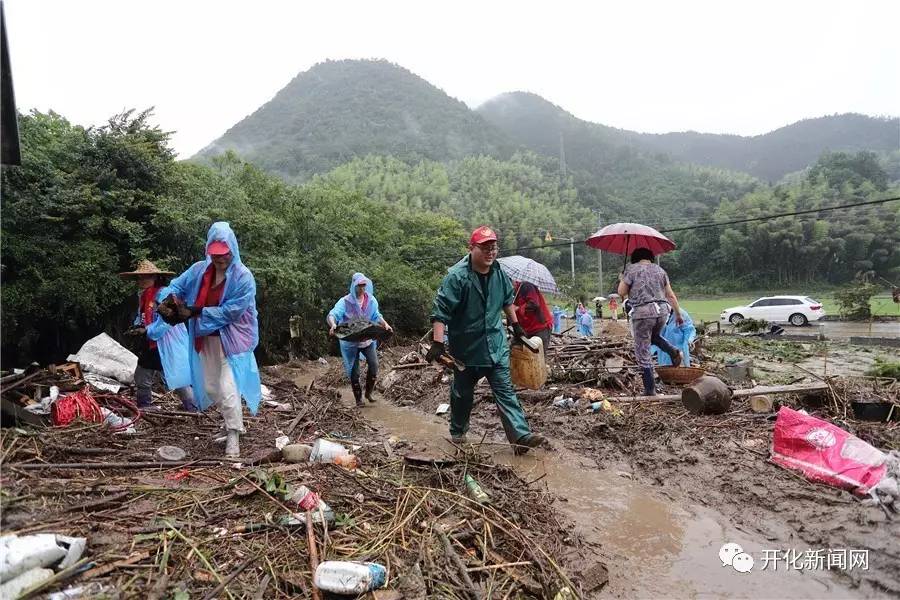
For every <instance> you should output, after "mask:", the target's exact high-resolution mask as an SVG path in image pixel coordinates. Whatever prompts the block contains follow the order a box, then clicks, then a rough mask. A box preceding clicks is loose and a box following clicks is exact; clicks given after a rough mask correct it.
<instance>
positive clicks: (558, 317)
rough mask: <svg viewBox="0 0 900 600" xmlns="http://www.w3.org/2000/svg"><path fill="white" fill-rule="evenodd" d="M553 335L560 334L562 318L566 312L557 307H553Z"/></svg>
mask: <svg viewBox="0 0 900 600" xmlns="http://www.w3.org/2000/svg"><path fill="white" fill-rule="evenodd" d="M552 313H553V333H562V317H563V315H564V314H566V311H564V310H563V309H561V308H560V307H559V306H556V305H554V306H553V311H552Z"/></svg>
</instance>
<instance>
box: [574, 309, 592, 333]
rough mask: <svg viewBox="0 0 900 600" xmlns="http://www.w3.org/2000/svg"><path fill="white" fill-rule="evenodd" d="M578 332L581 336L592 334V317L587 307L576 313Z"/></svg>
mask: <svg viewBox="0 0 900 600" xmlns="http://www.w3.org/2000/svg"><path fill="white" fill-rule="evenodd" d="M578 333H579V335H581V336H583V337H590V336H592V335H594V317H593V316H592V315H591V312H590V311H589V310H587V309H585V310H584V311H583V312H582V313H581V314H580V315H578Z"/></svg>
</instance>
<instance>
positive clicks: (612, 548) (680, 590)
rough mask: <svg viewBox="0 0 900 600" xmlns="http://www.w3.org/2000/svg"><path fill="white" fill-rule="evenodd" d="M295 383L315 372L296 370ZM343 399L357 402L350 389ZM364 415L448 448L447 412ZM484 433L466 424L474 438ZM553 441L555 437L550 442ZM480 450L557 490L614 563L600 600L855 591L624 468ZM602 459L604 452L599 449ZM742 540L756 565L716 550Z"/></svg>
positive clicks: (432, 447) (492, 446)
mask: <svg viewBox="0 0 900 600" xmlns="http://www.w3.org/2000/svg"><path fill="white" fill-rule="evenodd" d="M296 373H297V374H296V377H295V380H296V381H297V383H298V385H306V384H307V383H308V382H309V380H310V378H311V376H312V375H314V373H308V372H306V373H301V372H299V371H298V372H296ZM342 397H343V401H344V402H345V403H346V404H352V403H353V398H352V394H351V392H350V390H349V388H343V389H342ZM363 414H364V415H365V416H366V417H367V419H368V420H369V421H370V422H371V423H372V424H373V425H375V426H376V427H378V428H379V429H380V430H381V431H382V433H383V435H384V436H385V437H387V436H396V437H398V438H401V439H404V440H407V441H408V442H409V443H410V444H411V445H412V447H413V448H415V449H416V450H417V451H420V450H426V449H427V450H429V451H431V452H436V451H441V450H446V451H448V452H449V451H452V446H451V445H450V444H449V442H448V441H447V440H446V438H447V437H448V431H447V422H446V420H445V419H444V418H443V417H438V416H435V415H427V414H423V413H422V412H420V411H418V410H416V409H411V408H406V407H398V406H395V405H393V404H390V403H388V402H385V401H379V402H377V403H375V404H367V405H366V406H365V408H364V409H363ZM483 434H484V432H482V431H477V430H474V431H470V432H469V439H470V441H477V440H479V439H481V436H482V435H483ZM551 441H552V440H551ZM484 442H485V445H484V446H483V448H482V450H483V451H485V452H488V453H489V454H491V455H492V457H493V459H494V460H495V461H496V462H498V463H502V464H509V465H512V466H514V467H515V468H516V470H517V471H518V472H519V474H520V476H521V477H522V478H523V479H525V480H526V481H536V480H539V481H540V483H541V484H545V485H546V486H547V487H548V489H549V490H550V491H551V492H552V493H553V494H555V495H556V496H558V497H559V498H561V501H559V502H557V508H558V510H559V511H560V512H561V513H562V514H563V515H564V516H565V517H566V518H567V519H569V520H570V521H571V522H573V523H574V524H575V526H576V529H577V532H578V533H579V534H580V535H581V537H582V538H583V539H584V540H585V541H586V542H588V543H589V544H591V545H592V546H593V547H595V548H596V550H597V558H598V560H601V561H603V562H605V563H606V564H607V566H608V568H609V571H610V583H609V585H607V586H606V587H605V588H603V590H602V591H601V593H600V595H599V596H598V597H600V598H619V597H624V598H634V597H641V598H648V597H655V598H661V597H679V598H754V599H758V598H784V597H790V598H848V597H858V596H859V594H858V593H857V592H855V591H854V590H851V589H849V588H847V587H846V586H845V585H842V583H841V582H840V581H838V580H837V579H835V578H834V577H832V576H831V575H830V574H829V573H828V572H825V571H809V572H806V573H802V572H800V571H790V570H784V568H783V563H782V565H781V566H782V568H781V569H779V570H778V571H772V570H771V565H770V566H769V568H768V569H767V570H761V567H762V562H763V555H764V554H765V553H764V551H765V550H779V551H786V550H789V548H787V547H778V546H775V545H773V544H772V543H770V542H767V540H766V539H765V538H763V537H761V536H760V535H759V534H758V533H750V532H746V531H741V530H739V529H738V528H736V527H735V526H733V525H731V524H730V521H729V519H728V518H727V517H725V516H723V515H722V514H721V513H718V512H716V511H714V510H712V509H708V508H706V507H703V506H699V505H697V506H685V505H684V504H679V503H677V502H675V501H673V500H671V499H669V498H667V497H665V496H663V495H661V494H659V493H658V491H657V490H654V489H653V488H650V487H648V486H645V485H642V484H640V483H637V482H635V481H632V480H631V478H630V475H629V474H628V473H627V472H626V471H624V470H623V471H620V470H617V469H614V468H607V469H603V470H600V469H598V468H597V467H596V464H595V462H594V457H591V458H589V457H587V456H584V455H579V454H576V453H573V452H570V451H568V450H564V449H562V447H561V444H559V443H556V442H555V441H552V442H553V446H554V448H555V451H553V452H551V451H547V450H539V451H536V452H532V453H530V454H529V455H526V456H523V457H516V456H514V455H513V453H512V451H511V450H510V448H509V446H508V445H507V444H506V442H505V440H503V439H502V438H496V437H494V433H493V432H491V433H488V434H487V435H486V437H485V439H484ZM599 459H600V460H602V457H599ZM726 542H734V543H737V544H739V545H740V546H741V547H742V548H743V550H744V551H745V552H747V553H749V554H750V555H751V556H752V557H753V558H754V561H755V565H754V569H753V571H751V572H750V573H739V572H737V571H736V570H734V569H733V568H731V567H730V566H723V565H722V563H721V561H720V560H719V558H718V554H719V549H720V548H721V546H722V545H723V544H724V543H726Z"/></svg>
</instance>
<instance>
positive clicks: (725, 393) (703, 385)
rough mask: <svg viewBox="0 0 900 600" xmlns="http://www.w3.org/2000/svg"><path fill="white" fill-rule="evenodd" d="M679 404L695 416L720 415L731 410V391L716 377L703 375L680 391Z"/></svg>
mask: <svg viewBox="0 0 900 600" xmlns="http://www.w3.org/2000/svg"><path fill="white" fill-rule="evenodd" d="M681 403H682V404H684V407H685V408H686V409H688V410H689V411H690V412H691V413H693V414H695V415H721V414H723V413H726V412H728V409H729V408H731V390H730V389H729V388H728V386H727V385H725V383H724V382H723V381H722V380H721V379H719V378H718V377H712V376H711V375H704V376H703V377H700V378H699V379H696V380H695V381H694V382H693V383H692V384H691V385H689V386H688V387H686V388H684V389H683V390H682V391H681Z"/></svg>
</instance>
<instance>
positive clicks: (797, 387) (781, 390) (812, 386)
mask: <svg viewBox="0 0 900 600" xmlns="http://www.w3.org/2000/svg"><path fill="white" fill-rule="evenodd" d="M827 390H828V384H827V383H825V382H824V381H823V382H816V383H795V384H792V385H758V386H756V387H752V388H748V389H746V390H735V391H734V397H735V398H744V397H745V396H756V395H762V394H802V393H809V392H824V391H827Z"/></svg>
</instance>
